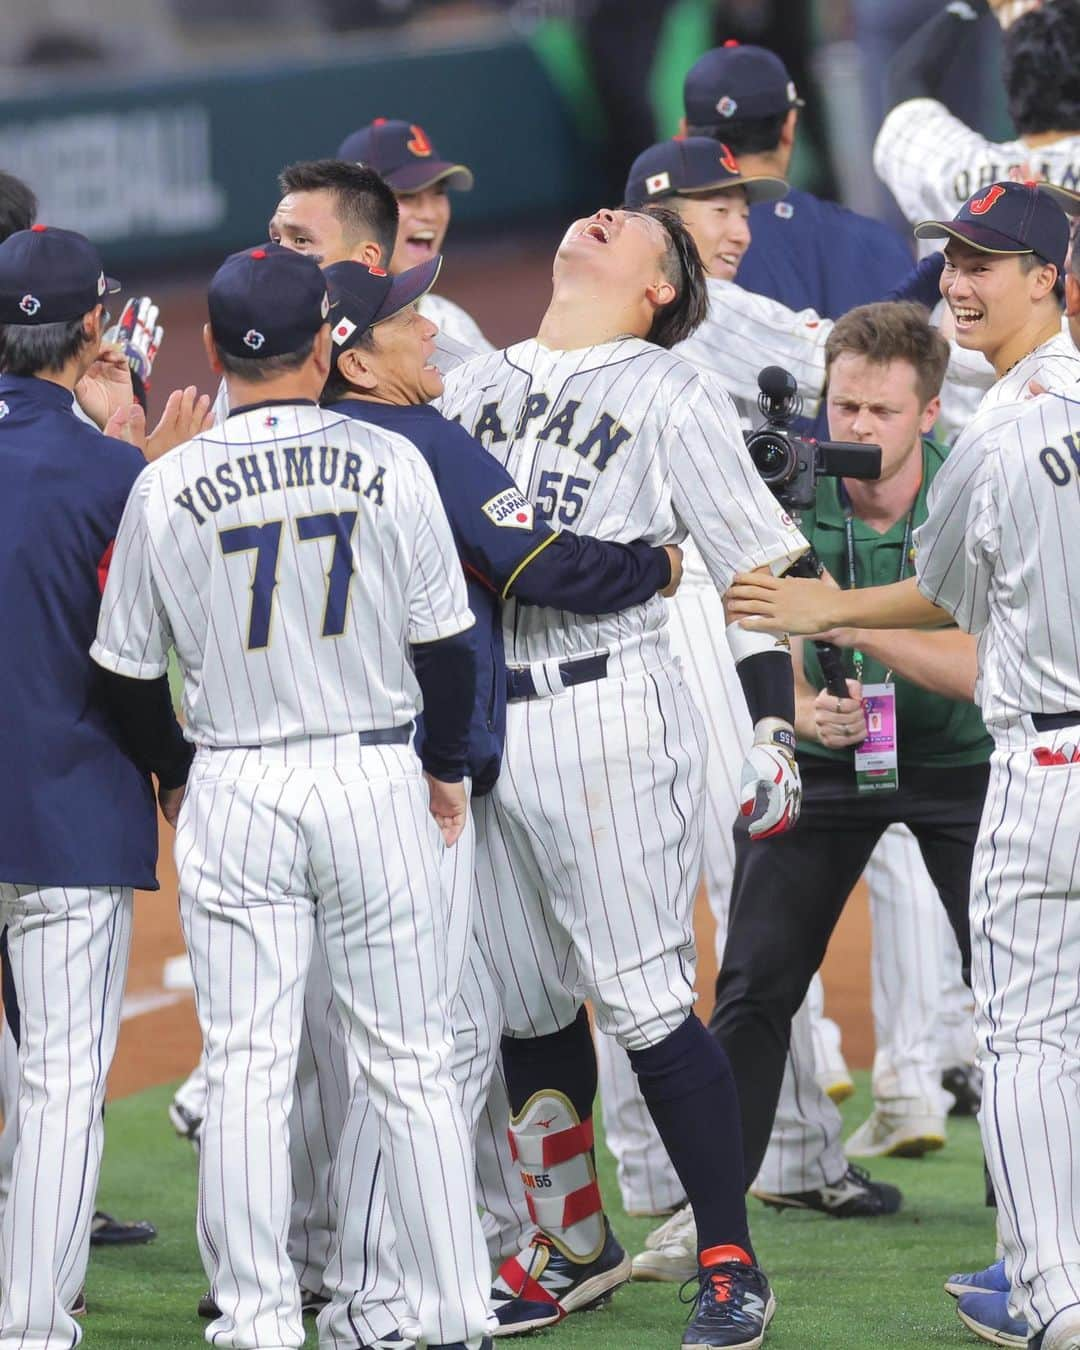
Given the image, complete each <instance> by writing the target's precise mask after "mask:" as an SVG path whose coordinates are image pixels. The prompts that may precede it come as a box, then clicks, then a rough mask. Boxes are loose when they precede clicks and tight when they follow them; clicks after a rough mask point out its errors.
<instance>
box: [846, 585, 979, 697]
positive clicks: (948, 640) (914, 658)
mask: <svg viewBox="0 0 1080 1350" xmlns="http://www.w3.org/2000/svg"><path fill="white" fill-rule="evenodd" d="M935 608H936V606H935ZM858 646H859V649H860V650H861V651H862V652H863V654H864V655H865V656H869V657H871V658H872V659H873V660H875V661H878V662H880V663H881V664H882V665H883V666H886V667H887V668H888V669H889V670H891V671H892V672H893V674H894V675H899V676H900V677H901V678H902V679H905V680H910V682H911V683H912V684H917V685H919V686H920V687H921V688H923V689H929V690H930V692H931V693H933V694H942V695H943V696H944V697H945V698H955V699H959V700H961V701H964V702H968V703H970V702H972V701H973V700H974V698H975V680H976V678H977V676H978V656H977V651H976V642H975V639H974V638H973V637H971V636H970V635H969V634H968V633H962V632H960V630H959V629H955V628H953V629H949V630H948V631H947V632H942V633H919V632H911V631H907V632H905V631H897V632H893V631H891V630H885V631H871V630H866V631H865V632H860V633H859V634H858Z"/></svg>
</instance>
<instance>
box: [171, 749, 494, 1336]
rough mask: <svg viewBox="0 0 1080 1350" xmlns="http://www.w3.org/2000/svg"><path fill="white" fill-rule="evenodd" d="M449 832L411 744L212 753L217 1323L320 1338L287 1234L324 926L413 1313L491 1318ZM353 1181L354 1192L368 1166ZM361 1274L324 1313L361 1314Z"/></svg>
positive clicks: (207, 813) (204, 784)
mask: <svg viewBox="0 0 1080 1350" xmlns="http://www.w3.org/2000/svg"><path fill="white" fill-rule="evenodd" d="M298 749H302V754H303V755H304V757H305V758H304V759H303V761H302V762H301V764H300V765H299V766H297V767H294V765H295V764H296V762H297V759H299V758H300V756H299V754H298ZM438 847H439V844H438V836H437V831H436V829H435V825H434V822H433V821H432V820H431V817H430V815H429V813H428V810H427V790H426V787H425V786H424V784H423V780H422V779H421V777H420V770H419V763H418V761H417V759H416V756H415V754H414V752H413V751H412V748H411V747H410V746H384V747H367V748H364V749H358V748H357V747H356V743H355V738H354V737H340V738H336V739H335V738H325V739H324V740H322V741H312V742H306V743H304V745H303V747H302V748H298V747H297V746H295V745H293V746H289V747H269V748H266V747H264V748H263V749H262V750H251V751H244V750H234V751H224V752H221V751H218V752H214V751H200V752H199V753H198V755H197V756H196V759H195V763H194V765H193V768H192V773H191V778H190V780H189V784H188V793H187V796H186V798H185V802H184V808H183V811H182V814H181V818H180V825H179V830H178V834H177V856H178V863H179V872H180V891H181V917H182V919H183V924H184V932H185V937H186V939H187V942H188V948H189V952H190V954H191V962H192V971H193V974H194V978H195V989H196V1007H197V1010H198V1014H199V1021H200V1023H201V1025H202V1030H203V1037H204V1044H205V1062H206V1070H207V1101H206V1117H205V1121H204V1125H203V1133H202V1150H201V1154H200V1168H199V1224H198V1236H199V1245H200V1249H201V1252H202V1256H203V1263H204V1265H205V1266H206V1269H207V1273H208V1274H209V1275H210V1278H211V1284H212V1287H213V1291H214V1296H215V1298H216V1300H217V1302H218V1305H219V1307H220V1308H221V1310H222V1315H221V1317H220V1318H218V1319H217V1320H216V1321H214V1322H212V1323H211V1324H210V1326H209V1327H208V1328H207V1339H208V1340H212V1342H213V1343H214V1344H215V1345H218V1346H223V1347H235V1348H236V1350H240V1347H260V1350H262V1348H266V1350H270V1347H272V1348H273V1350H284V1348H285V1347H288V1348H289V1350H292V1348H293V1347H298V1346H300V1345H302V1344H303V1339H304V1332H303V1327H302V1324H301V1319H300V1302H299V1285H298V1283H297V1279H296V1274H295V1272H294V1270H293V1267H292V1265H291V1263H290V1260H289V1257H288V1254H287V1250H286V1244H287V1235H288V1227H289V1211H290V1199H291V1194H292V1187H291V1181H290V1166H289V1112H290V1107H291V1103H292V1095H293V1082H294V1079H295V1072H296V1058H297V1047H298V1042H299V1039H300V1023H301V1014H302V1006H303V994H304V982H305V979H306V976H307V970H308V964H309V960H310V953H311V949H312V944H313V943H314V942H318V943H319V945H320V946H321V948H322V950H323V952H324V954H325V957H326V960H327V963H328V967H329V970H330V977H331V982H332V985H333V989H334V995H335V1007H336V1010H337V1013H338V1016H339V1017H340V1018H341V1019H342V1021H343V1023H344V1025H345V1028H346V1034H347V1039H348V1045H349V1053H350V1057H351V1063H354V1064H355V1065H356V1066H357V1068H358V1070H359V1071H360V1072H362V1074H363V1078H364V1081H365V1086H366V1092H367V1096H368V1098H369V1100H370V1102H371V1105H372V1107H373V1108H374V1111H375V1114H376V1116H377V1118H378V1123H379V1137H380V1144H381V1150H382V1157H383V1161H384V1166H385V1174H386V1184H387V1188H388V1192H389V1203H390V1209H391V1212H392V1213H393V1214H394V1218H395V1226H396V1229H397V1233H398V1241H399V1247H400V1249H401V1251H402V1255H403V1258H404V1259H403V1284H404V1292H405V1304H406V1307H407V1308H408V1310H409V1314H410V1317H409V1318H408V1319H407V1320H406V1322H405V1324H404V1326H403V1331H404V1332H405V1334H407V1335H411V1336H422V1337H423V1338H424V1339H427V1340H430V1341H433V1342H442V1341H455V1340H464V1339H468V1338H470V1337H476V1336H479V1335H480V1334H482V1333H483V1331H484V1330H485V1329H486V1327H487V1323H488V1312H487V1283H488V1278H487V1268H486V1261H485V1257H484V1252H483V1244H482V1239H481V1236H480V1231H479V1224H478V1222H477V1221H476V1211H475V1199H474V1194H473V1186H472V1170H471V1167H470V1165H469V1158H470V1149H469V1146H468V1139H467V1137H466V1130H465V1126H464V1121H463V1118H462V1114H461V1108H460V1105H459V1104H458V1101H457V1094H456V1092H455V1090H454V1086H453V1082H452V1080H451V1076H450V1068H449V1054H450V1031H449V1008H448V993H447V972H446V956H445V948H444V929H445V918H446V914H445V906H444V902H443V900H442V894H441V890H440V887H439V879H438V866H437V849H438ZM355 1109H356V1108H355V1106H354V1102H350V1106H349V1116H348V1117H347V1118H346V1124H345V1129H346V1131H348V1130H349V1129H350V1128H351V1127H352V1121H351V1120H350V1118H349V1117H352V1116H354V1115H355ZM339 1182H340V1184H341V1186H342V1188H343V1193H344V1192H345V1191H346V1190H347V1188H348V1186H349V1185H350V1184H351V1182H352V1178H351V1177H350V1176H348V1175H346V1174H339ZM339 1205H340V1196H339ZM346 1257H347V1264H348V1254H346ZM346 1293H347V1291H342V1290H339V1291H336V1297H335V1302H334V1303H333V1304H332V1305H331V1306H330V1307H328V1308H327V1309H325V1310H324V1312H323V1313H322V1314H321V1317H320V1334H322V1330H323V1328H327V1329H328V1328H329V1327H331V1326H332V1325H333V1322H334V1319H335V1318H337V1317H340V1316H342V1315H346V1316H347V1312H345V1313H343V1307H344V1300H345V1295H346Z"/></svg>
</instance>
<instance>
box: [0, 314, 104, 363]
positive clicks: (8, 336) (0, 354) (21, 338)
mask: <svg viewBox="0 0 1080 1350" xmlns="http://www.w3.org/2000/svg"><path fill="white" fill-rule="evenodd" d="M89 341H90V338H89V336H88V334H87V332H86V329H85V328H84V327H83V321H82V319H81V318H79V319H66V320H64V322H63V323H39V324H16V323H9V324H5V325H4V326H3V327H0V371H3V373H4V374H5V375H36V374H37V373H38V372H39V371H41V370H60V369H61V368H62V367H64V366H66V365H67V363H68V362H69V361H70V360H71V358H72V357H73V356H78V354H79V353H80V352H81V351H82V349H83V348H84V347H85V346H86V344H87V343H88V342H89Z"/></svg>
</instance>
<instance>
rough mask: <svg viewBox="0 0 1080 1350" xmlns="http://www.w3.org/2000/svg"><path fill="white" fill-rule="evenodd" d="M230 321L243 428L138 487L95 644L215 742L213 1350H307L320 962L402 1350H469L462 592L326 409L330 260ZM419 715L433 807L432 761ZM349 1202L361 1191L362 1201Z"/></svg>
mask: <svg viewBox="0 0 1080 1350" xmlns="http://www.w3.org/2000/svg"><path fill="white" fill-rule="evenodd" d="M209 310H210V324H209V327H208V329H207V330H206V343H207V349H208V353H209V354H210V355H211V359H212V361H213V363H214V365H215V366H216V368H217V369H218V370H224V372H225V374H226V378H227V380H228V383H229V399H230V405H231V407H232V408H233V412H232V413H231V414H230V417H229V420H228V422H227V423H226V424H225V426H224V427H223V428H221V429H220V430H214V431H211V432H207V433H205V434H204V435H203V436H200V437H198V438H196V439H195V440H193V441H191V442H189V443H188V444H187V445H186V446H184V447H183V448H182V449H180V450H179V451H178V452H176V453H175V454H173V455H170V456H168V457H166V458H165V459H163V460H161V461H159V462H157V463H156V464H154V465H151V466H150V467H149V468H148V469H147V470H146V472H145V473H144V474H143V476H142V477H141V479H140V480H139V483H138V486H137V488H136V490H135V491H134V492H133V494H132V496H131V499H130V501H129V504H128V507H127V509H126V511H125V514H124V520H123V522H122V525H121V529H120V533H119V535H118V537H117V543H116V550H115V554H114V559H113V567H112V571H111V574H110V579H109V582H108V584H107V586H106V591H105V596H104V599H103V604H102V615H101V620H100V623H99V629H98V638H97V640H96V642H95V644H94V648H93V652H94V655H95V658H96V659H97V660H98V661H99V662H100V663H102V664H104V665H106V666H107V667H111V668H117V667H119V668H122V669H125V670H126V671H128V672H129V673H130V674H132V675H134V676H135V677H136V678H140V677H141V678H148V677H151V676H155V675H157V674H158V673H159V672H160V671H162V670H164V668H165V662H166V656H167V652H168V648H169V646H170V645H171V644H175V646H176V650H177V656H178V658H179V661H180V665H181V669H182V671H183V673H184V680H185V693H184V701H185V711H186V723H187V728H186V729H187V734H188V735H189V736H190V737H191V738H192V740H193V741H194V742H195V743H196V745H197V746H198V747H199V749H198V752H197V755H196V760H195V765H194V767H193V770H192V778H191V783H190V791H189V795H188V797H187V799H186V803H185V808H184V811H183V813H182V816H181V820H180V830H179V836H178V842H177V853H178V870H179V875H180V893H181V917H182V920H183V924H184V930H185V938H186V940H187V943H188V948H189V953H190V956H191V960H192V968H193V973H194V977H195V987H196V1002H197V1009H198V1013H199V1018H200V1023H201V1025H202V1030H203V1036H204V1042H205V1052H204V1058H205V1062H206V1067H207V1078H208V1087H209V1091H208V1097H207V1103H206V1118H205V1121H204V1125H203V1130H202V1144H201V1153H200V1197H199V1199H200V1203H199V1239H200V1246H201V1250H202V1253H203V1259H204V1264H205V1265H206V1267H207V1271H208V1273H209V1274H210V1276H211V1281H212V1290H213V1294H214V1298H215V1300H216V1302H217V1304H218V1307H219V1309H220V1314H221V1315H220V1316H219V1317H218V1318H216V1319H215V1320H214V1321H213V1322H212V1323H211V1324H210V1325H209V1326H208V1328H207V1332H206V1335H207V1339H208V1340H209V1341H211V1342H212V1343H215V1344H232V1345H235V1346H240V1345H275V1346H282V1347H285V1346H300V1345H301V1344H302V1343H303V1340H304V1331H303V1326H302V1323H301V1315H300V1297H299V1286H298V1283H297V1280H296V1276H295V1273H294V1271H293V1268H292V1265H291V1263H290V1261H289V1257H288V1254H287V1250H286V1239H287V1231H288V1220H289V1196H290V1189H291V1188H290V1186H289V1159H288V1152H289V1128H288V1117H289V1106H290V1099H291V1095H292V1084H293V1078H294V1075H295V1065H296V1053H297V1043H298V1040H299V1031H300V1021H301V1010H302V1005H303V986H304V980H305V977H306V973H307V966H308V963H309V959H310V952H311V949H312V946H313V944H315V943H318V945H319V947H320V948H321V950H322V952H323V953H324V956H325V958H326V960H327V962H328V965H329V968H330V971H331V979H332V984H333V989H334V994H335V1003H336V1007H337V1011H338V1014H339V1016H340V1017H341V1019H342V1021H343V1023H344V1025H345V1028H346V1033H347V1037H348V1046H349V1054H350V1060H351V1064H353V1065H354V1066H355V1069H356V1072H357V1073H359V1074H360V1075H361V1076H362V1078H363V1081H364V1084H365V1088H366V1093H367V1098H366V1100H364V1101H360V1100H358V1099H354V1100H352V1101H350V1104H349V1112H350V1114H352V1113H353V1112H354V1111H355V1110H364V1109H366V1105H367V1101H370V1103H371V1106H372V1107H373V1109H374V1110H375V1112H376V1115H377V1116H378V1119H379V1132H380V1138H381V1141H382V1159H383V1164H384V1166H385V1169H386V1176H387V1186H388V1191H389V1195H390V1205H391V1209H392V1212H393V1213H394V1217H395V1220H396V1229H397V1232H398V1234H399V1237H400V1239H401V1241H402V1243H403V1245H404V1243H405V1241H406V1239H407V1241H408V1248H407V1255H404V1254H403V1260H402V1277H403V1282H404V1298H405V1303H406V1305H407V1306H408V1309H409V1312H410V1318H409V1320H408V1321H407V1322H406V1324H405V1327H404V1328H403V1334H404V1335H406V1336H407V1338H409V1339H420V1340H421V1341H423V1342H424V1343H425V1344H427V1345H429V1346H436V1345H438V1346H443V1347H447V1346H451V1345H452V1346H453V1347H455V1350H476V1347H478V1346H480V1345H481V1344H483V1345H485V1346H486V1345H488V1344H489V1341H488V1338H487V1337H486V1335H485V1332H486V1328H487V1325H488V1311H487V1299H486V1294H485V1283H486V1281H485V1279H484V1259H483V1244H482V1238H481V1235H480V1231H479V1225H478V1222H477V1220H476V1217H475V1200H474V1195H473V1187H472V1183H471V1168H470V1166H469V1156H470V1151H469V1147H468V1139H467V1134H466V1130H465V1126H464V1121H463V1119H462V1115H461V1109H460V1106H459V1104H458V1100H457V1094H456V1092H455V1090H454V1086H453V1082H452V1079H451V1075H450V1070H449V1054H450V1020H449V1000H448V993H447V988H446V977H445V970H444V964H443V956H442V931H443V928H444V925H445V921H446V906H445V901H444V898H443V895H442V891H441V887H440V883H439V877H438V856H437V854H438V848H439V834H440V832H441V836H442V840H443V841H444V842H445V843H446V844H447V845H450V844H453V843H454V842H455V841H456V839H457V837H458V835H459V834H460V832H461V829H462V826H463V824H464V820H465V815H466V811H467V803H466V795H465V791H464V788H463V786H462V784H461V778H462V772H463V768H464V762H465V751H466V733H467V727H468V720H469V713H470V710H471V706H472V698H473V690H474V686H475V666H476V659H475V647H474V642H473V639H472V637H471V635H470V633H469V630H470V629H471V626H472V615H471V613H470V611H469V609H468V606H467V603H466V597H465V588H464V582H463V580H462V578H461V573H460V571H459V569H458V567H457V564H456V559H455V557H454V553H453V544H452V540H451V536H450V531H449V527H448V525H447V522H446V518H445V515H444V513H443V511H442V509H441V507H440V506H439V503H438V499H437V495H436V493H435V487H434V483H433V482H432V480H431V475H430V471H429V470H428V469H427V467H426V465H424V464H423V462H422V460H421V459H420V457H419V456H417V455H416V454H415V452H414V451H413V450H412V448H411V447H410V446H408V444H407V443H405V442H404V441H402V440H400V439H399V438H396V437H394V436H392V435H388V434H385V433H382V432H378V431H376V430H374V429H371V428H360V427H357V426H356V425H354V424H353V423H352V422H351V421H349V420H348V419H346V418H341V417H335V416H333V415H330V414H327V413H324V412H322V411H321V410H320V409H318V408H317V407H315V406H314V399H315V397H316V396H317V395H318V394H319V393H320V392H321V390H322V386H323V384H324V382H325V378H326V375H327V372H328V368H329V352H330V332H329V327H328V324H327V315H328V312H329V300H328V297H327V295H326V286H325V281H324V279H323V275H322V272H321V271H320V270H319V268H318V267H317V265H316V264H315V263H314V262H313V261H312V260H311V259H309V258H304V257H302V256H300V255H298V254H297V253H295V252H293V251H290V250H287V249H281V248H279V247H276V246H274V245H267V246H266V247H265V248H258V249H253V250H248V251H247V252H245V253H242V254H237V255H233V257H232V258H230V259H228V260H227V261H226V262H225V263H224V264H223V266H222V267H221V268H220V269H219V270H218V272H217V273H216V275H215V277H214V280H213V281H212V283H211V286H210V293H209ZM180 576H183V577H184V578H185V584H184V586H183V587H182V588H179V587H177V585H176V578H177V577H180ZM421 691H422V694H423V700H424V708H425V719H426V739H425V743H424V752H423V754H424V760H423V763H424V771H425V774H426V783H425V779H424V778H423V777H422V776H421V771H420V762H419V760H418V759H417V757H416V755H415V754H414V752H413V750H412V748H411V745H410V741H411V739H412V734H413V725H412V724H413V719H414V718H415V716H416V714H417V712H418V710H419V703H420V693H421ZM358 821H364V822H367V825H366V827H365V828H362V829H358V828H357V822H358ZM241 840H246V841H247V843H246V844H241V843H240V841H241ZM238 845H239V846H238ZM238 1160H242V1161H240V1162H238ZM352 1180H353V1178H352V1177H351V1175H350V1174H349V1172H348V1170H347V1168H345V1167H342V1168H341V1169H339V1172H338V1184H339V1187H340V1190H341V1193H342V1194H343V1195H348V1194H349V1192H350V1188H351V1185H352ZM348 1239H349V1230H348V1229H347V1228H346V1229H343V1231H342V1240H343V1241H347V1240H348ZM341 1255H342V1261H343V1263H344V1265H345V1267H346V1268H355V1258H354V1254H353V1253H352V1252H351V1251H348V1250H345V1251H343V1252H342V1254H341ZM354 1292H355V1291H354V1290H350V1289H347V1288H344V1289H343V1288H339V1289H336V1290H335V1291H334V1295H335V1297H334V1300H333V1302H332V1303H331V1304H330V1305H329V1306H328V1307H326V1308H324V1309H323V1311H322V1312H321V1314H320V1319H319V1325H320V1339H321V1340H323V1341H324V1343H327V1344H330V1345H350V1346H352V1345H355V1344H356V1338H355V1334H354V1333H353V1331H352V1329H351V1327H350V1303H351V1299H352V1296H353V1294H354Z"/></svg>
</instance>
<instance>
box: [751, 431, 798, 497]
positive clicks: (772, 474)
mask: <svg viewBox="0 0 1080 1350" xmlns="http://www.w3.org/2000/svg"><path fill="white" fill-rule="evenodd" d="M749 450H750V458H751V459H752V460H753V461H754V468H755V469H757V471H758V473H759V474H760V475H761V478H762V481H763V482H765V483H767V484H768V485H769V486H770V487H771V486H772V485H773V484H775V483H785V482H787V480H788V479H789V478H790V477H791V473H792V470H793V469H794V467H795V456H794V454H793V453H792V450H791V446H790V445H789V444H788V442H787V441H786V440H784V439H783V438H782V437H780V436H775V435H772V434H770V433H769V432H768V431H760V432H758V434H757V435H756V436H754V437H753V439H752V440H751V441H750V446H749Z"/></svg>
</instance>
